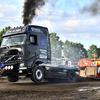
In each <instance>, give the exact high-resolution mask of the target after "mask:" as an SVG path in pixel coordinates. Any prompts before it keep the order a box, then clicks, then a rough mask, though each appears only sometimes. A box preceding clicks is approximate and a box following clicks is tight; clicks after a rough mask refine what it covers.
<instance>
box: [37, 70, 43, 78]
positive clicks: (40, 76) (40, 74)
mask: <svg viewBox="0 0 100 100" xmlns="http://www.w3.org/2000/svg"><path fill="white" fill-rule="evenodd" d="M42 76H43V73H42V71H41V70H40V69H38V70H36V78H37V79H38V80H40V79H41V78H42Z"/></svg>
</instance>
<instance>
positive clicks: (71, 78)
mask: <svg viewBox="0 0 100 100" xmlns="http://www.w3.org/2000/svg"><path fill="white" fill-rule="evenodd" d="M70 80H71V81H74V74H73V73H72V74H71V75H70Z"/></svg>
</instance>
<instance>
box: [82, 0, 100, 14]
mask: <svg viewBox="0 0 100 100" xmlns="http://www.w3.org/2000/svg"><path fill="white" fill-rule="evenodd" d="M80 12H81V13H85V12H87V13H90V14H91V15H98V14H100V0H94V2H93V3H92V4H91V5H90V6H84V7H83V8H82V9H81V10H80Z"/></svg>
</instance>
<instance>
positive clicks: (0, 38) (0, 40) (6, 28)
mask: <svg viewBox="0 0 100 100" xmlns="http://www.w3.org/2000/svg"><path fill="white" fill-rule="evenodd" d="M8 29H11V27H10V26H8V27H5V28H3V29H2V30H1V31H0V45H1V42H2V35H3V34H4V33H5V32H6V31H7V30H8Z"/></svg>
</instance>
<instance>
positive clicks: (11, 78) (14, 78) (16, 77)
mask: <svg viewBox="0 0 100 100" xmlns="http://www.w3.org/2000/svg"><path fill="white" fill-rule="evenodd" d="M8 81H9V82H17V81H18V76H14V75H9V76H8Z"/></svg>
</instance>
